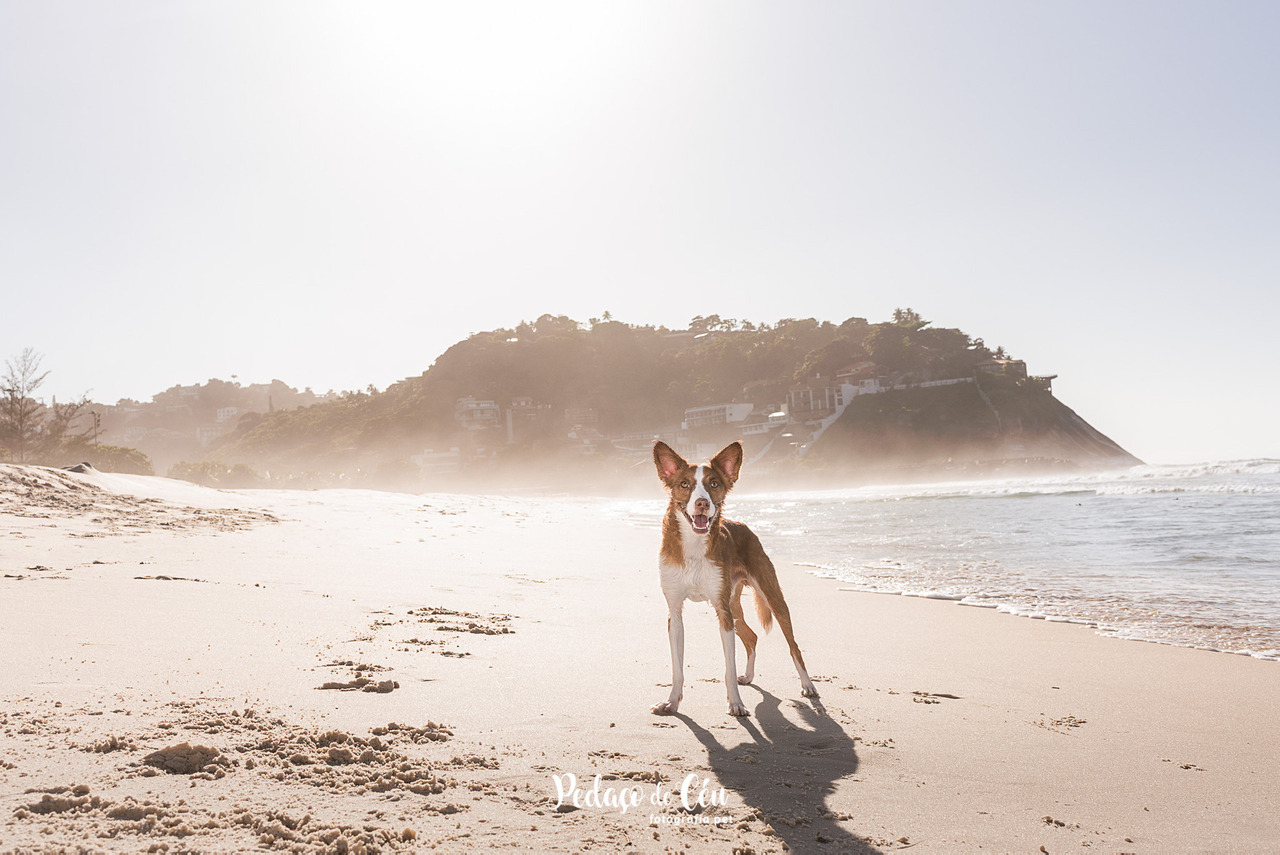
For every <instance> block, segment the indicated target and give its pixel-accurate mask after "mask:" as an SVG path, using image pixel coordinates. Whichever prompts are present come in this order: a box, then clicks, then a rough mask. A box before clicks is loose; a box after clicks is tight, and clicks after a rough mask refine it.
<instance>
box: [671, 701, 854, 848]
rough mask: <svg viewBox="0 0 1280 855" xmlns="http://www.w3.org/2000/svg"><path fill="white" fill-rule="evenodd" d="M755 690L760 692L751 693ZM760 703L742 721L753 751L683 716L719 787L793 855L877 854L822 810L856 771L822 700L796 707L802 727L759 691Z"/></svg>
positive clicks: (848, 741)
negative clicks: (723, 740)
mask: <svg viewBox="0 0 1280 855" xmlns="http://www.w3.org/2000/svg"><path fill="white" fill-rule="evenodd" d="M752 687H753V688H757V687H755V686H754V684H753V686H752ZM757 691H760V694H761V695H763V696H764V697H763V699H762V700H761V701H760V703H759V704H757V705H756V708H755V710H754V711H753V716H752V717H744V718H742V719H739V721H740V723H741V725H742V727H743V729H745V730H746V731H747V733H748V734H750V736H751V738H752V740H753V741H754V743H755V744H754V745H752V744H743V745H737V746H734V747H732V748H726V747H725V746H723V745H721V744H720V741H719V740H718V739H716V738H715V736H713V735H712V734H711V733H710V732H709V731H708V730H707V729H706V728H704V727H702V726H700V725H699V724H698V723H697V722H696V721H694V720H693V719H691V718H690V717H689V716H687V715H685V714H683V713H677V714H676V715H674V716H673V718H677V719H679V720H680V721H683V722H684V723H685V725H686V726H687V727H688V728H689V730H690V731H692V732H693V735H694V736H696V737H697V738H698V741H699V742H701V743H702V744H703V746H704V747H705V748H706V750H707V761H708V763H709V764H710V766H711V769H712V771H713V772H714V773H715V776H716V778H717V779H718V780H719V782H720V783H721V784H722V785H723V786H724V787H726V788H727V789H729V790H732V791H733V792H735V793H737V794H738V796H739V797H740V798H741V799H742V801H743V803H744V804H745V805H746V806H747V807H751V808H755V809H756V810H758V811H759V812H760V814H761V815H762V817H763V819H764V820H765V821H766V822H768V823H769V825H771V826H772V827H773V829H774V830H775V831H776V832H777V834H778V837H779V838H780V839H781V840H783V841H785V842H786V843H787V845H788V846H790V847H791V851H793V852H815V851H820V852H831V853H846V852H852V853H874V852H878V851H879V850H877V849H875V848H873V847H872V846H870V845H869V844H868V843H867V842H866V841H864V840H863V839H862V838H860V837H858V836H856V835H854V834H852V833H850V832H849V831H847V830H846V829H844V828H843V827H841V825H840V821H839V819H838V815H837V814H835V813H833V812H832V811H831V810H830V809H829V808H828V806H827V804H826V800H827V798H828V797H829V796H830V795H831V794H832V793H834V792H835V788H836V784H837V782H839V781H840V780H842V779H844V778H847V777H848V776H850V775H852V774H853V773H854V772H856V771H857V770H858V754H857V752H856V751H855V750H854V740H853V738H852V737H851V736H849V735H848V734H847V733H845V732H844V729H843V728H841V727H840V725H839V724H837V723H836V722H835V721H834V720H833V719H832V718H831V717H830V716H829V715H828V714H827V711H826V708H825V707H823V706H822V703H821V701H820V700H819V699H817V698H814V699H812V700H809V699H806V700H805V701H803V702H800V701H793V702H792V704H791V705H792V707H793V708H794V709H795V710H797V711H798V712H799V714H800V718H801V719H803V725H804V726H798V725H797V724H795V723H794V722H792V721H791V720H790V719H788V718H787V717H786V716H785V715H783V714H782V709H781V707H782V701H781V700H780V699H779V698H777V697H776V696H774V695H771V694H769V693H768V692H765V691H763V690H761V689H758V688H757Z"/></svg>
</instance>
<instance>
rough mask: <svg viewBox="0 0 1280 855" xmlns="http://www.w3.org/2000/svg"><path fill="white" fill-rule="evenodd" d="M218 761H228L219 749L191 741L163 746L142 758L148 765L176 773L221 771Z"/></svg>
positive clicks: (191, 773) (188, 773)
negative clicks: (194, 743) (193, 743)
mask: <svg viewBox="0 0 1280 855" xmlns="http://www.w3.org/2000/svg"><path fill="white" fill-rule="evenodd" d="M218 761H222V764H223V765H226V763H227V761H226V758H224V757H223V756H222V752H220V751H218V749H216V748H209V747H208V746H205V745H192V744H191V743H190V742H183V743H181V744H179V745H171V746H169V747H168V748H161V749H160V750H159V751H153V752H152V753H150V754H148V755H147V756H146V757H143V758H142V762H143V763H146V764H147V765H148V766H155V767H156V768H157V769H160V770H161V771H164V772H169V773H170V774H174V775H193V774H195V773H196V772H203V771H209V772H220V771H222V770H221V769H218V768H217V764H218Z"/></svg>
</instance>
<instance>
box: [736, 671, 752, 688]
mask: <svg viewBox="0 0 1280 855" xmlns="http://www.w3.org/2000/svg"><path fill="white" fill-rule="evenodd" d="M738 685H739V686H750V685H751V675H750V674H743V675H742V676H741V677H739V678H738Z"/></svg>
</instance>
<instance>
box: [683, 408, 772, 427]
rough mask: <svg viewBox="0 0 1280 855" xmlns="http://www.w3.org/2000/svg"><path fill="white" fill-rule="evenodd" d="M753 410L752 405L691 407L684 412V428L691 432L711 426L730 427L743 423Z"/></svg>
mask: <svg viewBox="0 0 1280 855" xmlns="http://www.w3.org/2000/svg"><path fill="white" fill-rule="evenodd" d="M754 409H755V406H754V405H752V404H714V405H712V406H709V407H692V408H690V409H687V410H685V411H684V426H685V429H686V430H693V429H695V428H700V427H709V426H711V425H730V424H737V423H738V422H741V421H745V420H746V418H747V417H748V416H750V415H751V411H752V410H754Z"/></svg>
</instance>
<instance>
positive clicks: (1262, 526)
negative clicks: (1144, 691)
mask: <svg viewBox="0 0 1280 855" xmlns="http://www.w3.org/2000/svg"><path fill="white" fill-rule="evenodd" d="M620 511H621V513H623V514H624V515H626V516H628V517H629V518H631V519H632V520H633V521H635V522H637V523H640V522H645V523H647V524H650V525H652V524H654V520H655V519H656V518H658V517H659V515H660V514H661V511H662V504H661V503H660V502H659V503H648V504H647V505H642V504H641V503H627V505H626V506H625V507H620ZM728 516H729V517H730V518H731V519H738V520H741V521H742V522H745V523H747V524H749V525H750V526H751V527H752V528H753V529H754V530H755V531H756V533H757V534H758V535H760V538H761V540H762V541H763V542H764V545H765V548H766V549H767V550H768V551H769V552H770V554H771V555H772V556H773V558H774V563H775V564H779V565H781V564H783V562H794V563H796V564H799V565H800V566H802V567H805V568H807V569H808V570H809V571H810V572H812V573H815V574H817V575H819V576H825V577H830V578H833V579H837V580H839V581H840V582H841V583H843V586H844V587H848V588H853V589H856V590H859V591H872V592H879V593H884V594H899V595H904V596H914V597H929V598H934V599H943V600H954V601H956V602H957V603H960V604H963V605H967V606H978V607H984V608H993V609H999V610H1000V611H1003V612H1008V613H1011V614H1014V615H1022V616H1025V617H1028V618H1036V619H1042V620H1051V621H1067V622H1072V623H1080V624H1085V625H1088V626H1091V627H1094V628H1095V629H1096V630H1097V631H1098V632H1100V633H1103V634H1106V635H1112V636H1117V637H1121V638H1128V639H1135V640H1141V641H1150V642H1159V643H1164V644H1174V645H1179V646H1184V647H1195V648H1202V649H1208V650H1216V651H1223V652H1230V653H1239V654H1245V655H1249V656H1254V657H1257V658H1260V659H1280V461H1278V460H1241V461H1229V462H1221V463H1208V464H1203V465H1195V466H1138V467H1135V468H1132V469H1127V470H1122V471H1112V472H1088V473H1082V474H1077V475H1069V476H1064V475H1055V476H1052V477H1027V478H1017V479H1011V480H998V481H970V482H950V483H941V484H927V485H926V484H916V485H910V486H901V487H880V486H878V487H860V488H855V489H844V490H833V491H824V492H794V493H773V494H750V493H736V494H733V495H731V496H730V501H729V508H728Z"/></svg>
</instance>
